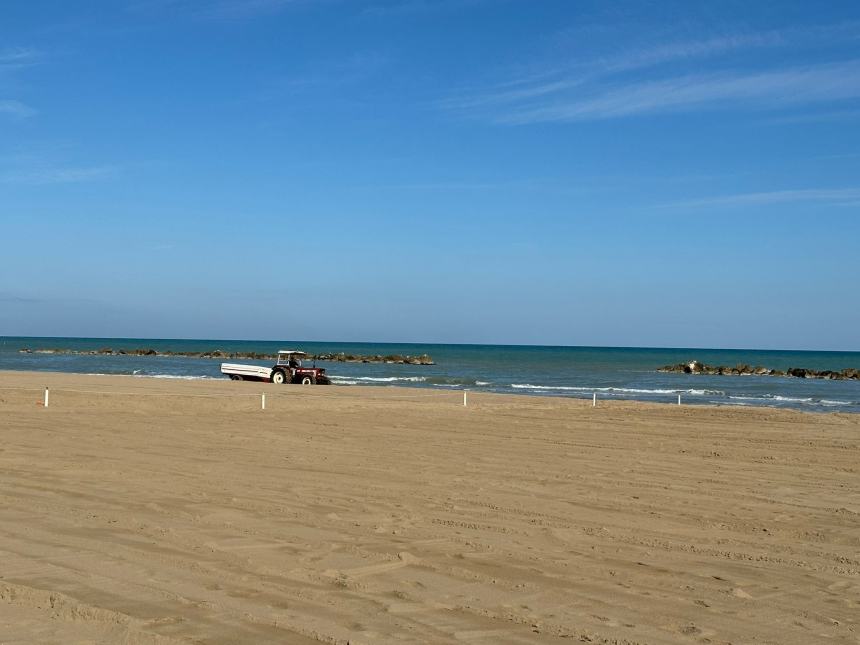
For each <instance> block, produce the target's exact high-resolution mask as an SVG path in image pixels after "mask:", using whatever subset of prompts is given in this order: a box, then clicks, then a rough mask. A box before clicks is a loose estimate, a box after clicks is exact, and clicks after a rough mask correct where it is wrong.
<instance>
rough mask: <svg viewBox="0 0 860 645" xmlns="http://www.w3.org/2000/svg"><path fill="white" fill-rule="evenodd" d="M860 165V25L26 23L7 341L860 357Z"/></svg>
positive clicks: (0, 225) (240, 9) (10, 99)
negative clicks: (458, 345) (705, 350)
mask: <svg viewBox="0 0 860 645" xmlns="http://www.w3.org/2000/svg"><path fill="white" fill-rule="evenodd" d="M84 4H85V7H82V5H84ZM858 170H860V5H858V3H856V2H828V3H816V4H813V3H809V2H806V1H798V2H790V1H787V0H786V1H781V2H767V1H762V2H749V1H745V2H734V1H727V2H719V1H716V2H708V3H693V2H645V1H637V2H613V3H609V2H587V1H581V2H573V1H571V0H558V1H555V0H546V1H536V0H529V1H526V0H435V1H434V0H368V1H366V2H365V1H361V0H292V1H290V0H198V1H192V0H125V1H117V0H111V1H110V2H108V1H104V2H97V1H93V2H89V3H70V2H65V1H60V0H55V1H48V0H32V1H30V2H26V3H25V2H16V3H4V6H3V8H2V9H0V235H2V241H3V245H2V249H3V251H2V255H0V334H5V335H78V336H135V337H204V338H206V337H211V338H264V339H306V340H344V341H346V340H367V341H418V342H420V341H426V342H488V343H496V342H498V343H539V344H568V345H645V346H700V347H701V346H711V347H763V348H798V349H843V350H860V334H858V331H857V327H858V325H857V320H858V318H860V287H858V284H860V173H858Z"/></svg>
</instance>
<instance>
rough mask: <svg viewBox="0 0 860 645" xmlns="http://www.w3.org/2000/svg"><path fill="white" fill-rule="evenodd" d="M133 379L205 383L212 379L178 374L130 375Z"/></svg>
mask: <svg viewBox="0 0 860 645" xmlns="http://www.w3.org/2000/svg"><path fill="white" fill-rule="evenodd" d="M131 376H134V377H135V378H166V379H174V380H178V381H205V380H210V379H213V378H214V377H212V376H188V375H180V374H132V375H131Z"/></svg>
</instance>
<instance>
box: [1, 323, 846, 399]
mask: <svg viewBox="0 0 860 645" xmlns="http://www.w3.org/2000/svg"><path fill="white" fill-rule="evenodd" d="M24 348H28V349H31V350H38V349H66V350H76V351H90V350H99V349H103V348H111V349H113V350H120V349H125V350H130V349H139V348H152V349H154V350H156V351H168V350H170V351H173V352H203V351H211V350H215V349H218V350H221V351H224V352H259V353H275V352H277V350H279V349H298V350H303V351H305V352H308V353H312V354H320V353H336V352H345V353H348V354H361V355H376V354H381V355H391V354H402V355H413V356H416V355H421V354H429V355H430V356H431V357H432V358H433V360H434V361H435V363H436V364H435V365H394V364H384V363H381V364H380V363H339V362H323V361H319V362H318V366H319V367H325V368H326V371H327V372H328V374H329V375H330V377H331V379H332V381H333V384H334V385H336V386H339V387H351V386H355V385H376V386H408V387H418V388H431V389H437V390H443V389H447V390H463V389H468V390H471V391H481V392H499V393H503V394H519V395H526V396H527V395H540V396H554V397H571V398H583V399H591V398H592V396H593V395H594V394H595V393H596V394H597V397H598V399H599V400H606V399H610V400H619V399H629V400H637V401H652V402H662V403H677V399H678V395H679V394H680V395H681V399H682V402H683V403H684V404H701V405H731V406H768V407H775V408H793V409H797V410H807V411H813V412H854V413H860V381H829V380H819V379H800V378H793V377H784V378H783V377H774V376H707V375H687V374H676V373H663V372H658V371H657V368H659V367H661V366H664V365H670V364H676V363H682V362H690V361H693V360H698V361H701V362H703V363H706V364H709V365H729V366H733V365H736V364H738V363H744V364H748V365H762V366H764V367H767V368H773V369H781V370H786V369H788V368H790V367H805V368H811V369H816V370H825V369H828V370H841V369H843V368H847V367H850V368H860V352H814V351H779V350H750V349H693V348H643V347H549V346H532V345H528V346H521V345H439V344H401V343H341V342H306V341H287V340H284V341H247V340H175V339H143V338H44V337H15V336H5V337H0V370H30V371H50V372H70V373H76V374H127V375H133V376H137V377H141V378H144V377H151V378H162V379H221V378H224V377H223V376H222V375H221V373H220V364H221V362H222V360H223V359H206V358H183V357H173V356H99V355H95V356H86V355H73V354H39V353H22V352H21V351H20V350H21V349H24ZM230 362H242V363H248V364H256V365H267V366H268V365H269V364H270V362H269V361H253V360H239V359H231V360H230Z"/></svg>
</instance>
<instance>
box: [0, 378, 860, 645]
mask: <svg viewBox="0 0 860 645" xmlns="http://www.w3.org/2000/svg"><path fill="white" fill-rule="evenodd" d="M45 386H49V387H50V388H51V395H50V406H49V407H48V408H47V409H45V408H44V407H43V406H42V405H41V401H42V393H43V389H44V387H45ZM261 393H266V395H267V399H266V410H261V409H260V408H261V405H260V394H261ZM858 623H860V416H856V415H848V414H829V415H814V414H804V413H800V412H791V411H782V410H771V409H752V408H744V409H741V408H730V407H725V408H714V407H697V406H681V407H678V406H673V405H657V404H643V403H622V402H615V403H611V404H610V403H607V402H600V404H599V406H598V407H597V408H592V407H591V402H590V401H582V400H570V399H549V398H538V397H525V396H521V397H516V396H503V395H492V394H472V395H470V399H469V407H463V402H462V393H460V392H455V391H451V392H446V391H430V390H427V389H425V390H411V389H406V388H361V387H306V388H303V387H301V386H273V385H268V384H253V383H232V382H228V381H181V380H155V379H142V378H133V377H98V376H78V375H70V374H47V373H40V374H34V373H13V372H3V373H0V643H2V644H4V645H8V644H11V643H62V644H64V645H67V644H70V643H126V644H129V645H137V644H148V643H153V644H174V643H175V644H179V643H201V644H202V643H207V644H210V643H211V644H216V643H218V644H228V643H231V644H232V643H296V644H303V643H320V642H321V643H340V644H344V643H350V644H351V645H357V644H360V643H363V644H375V643H455V642H461V643H473V644H476V645H477V644H489V643H551V642H589V643H606V644H609V643H613V644H615V643H619V644H621V643H623V644H633V643H636V644H645V643H648V644H657V643H734V644H740V643H752V642H755V643H775V644H776V643H779V644H798V645H801V644H802V645H807V644H809V643H821V642H828V643H858V642H860V624H858Z"/></svg>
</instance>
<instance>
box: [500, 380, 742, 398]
mask: <svg viewBox="0 0 860 645" xmlns="http://www.w3.org/2000/svg"><path fill="white" fill-rule="evenodd" d="M511 387H512V388H514V389H516V390H537V391H559V392H607V393H609V394H652V395H656V394H689V395H691V396H724V395H725V392H723V391H721V390H693V389H686V390H675V389H672V390H670V389H643V388H632V387H573V386H565V385H532V384H531V383H512V384H511Z"/></svg>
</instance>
